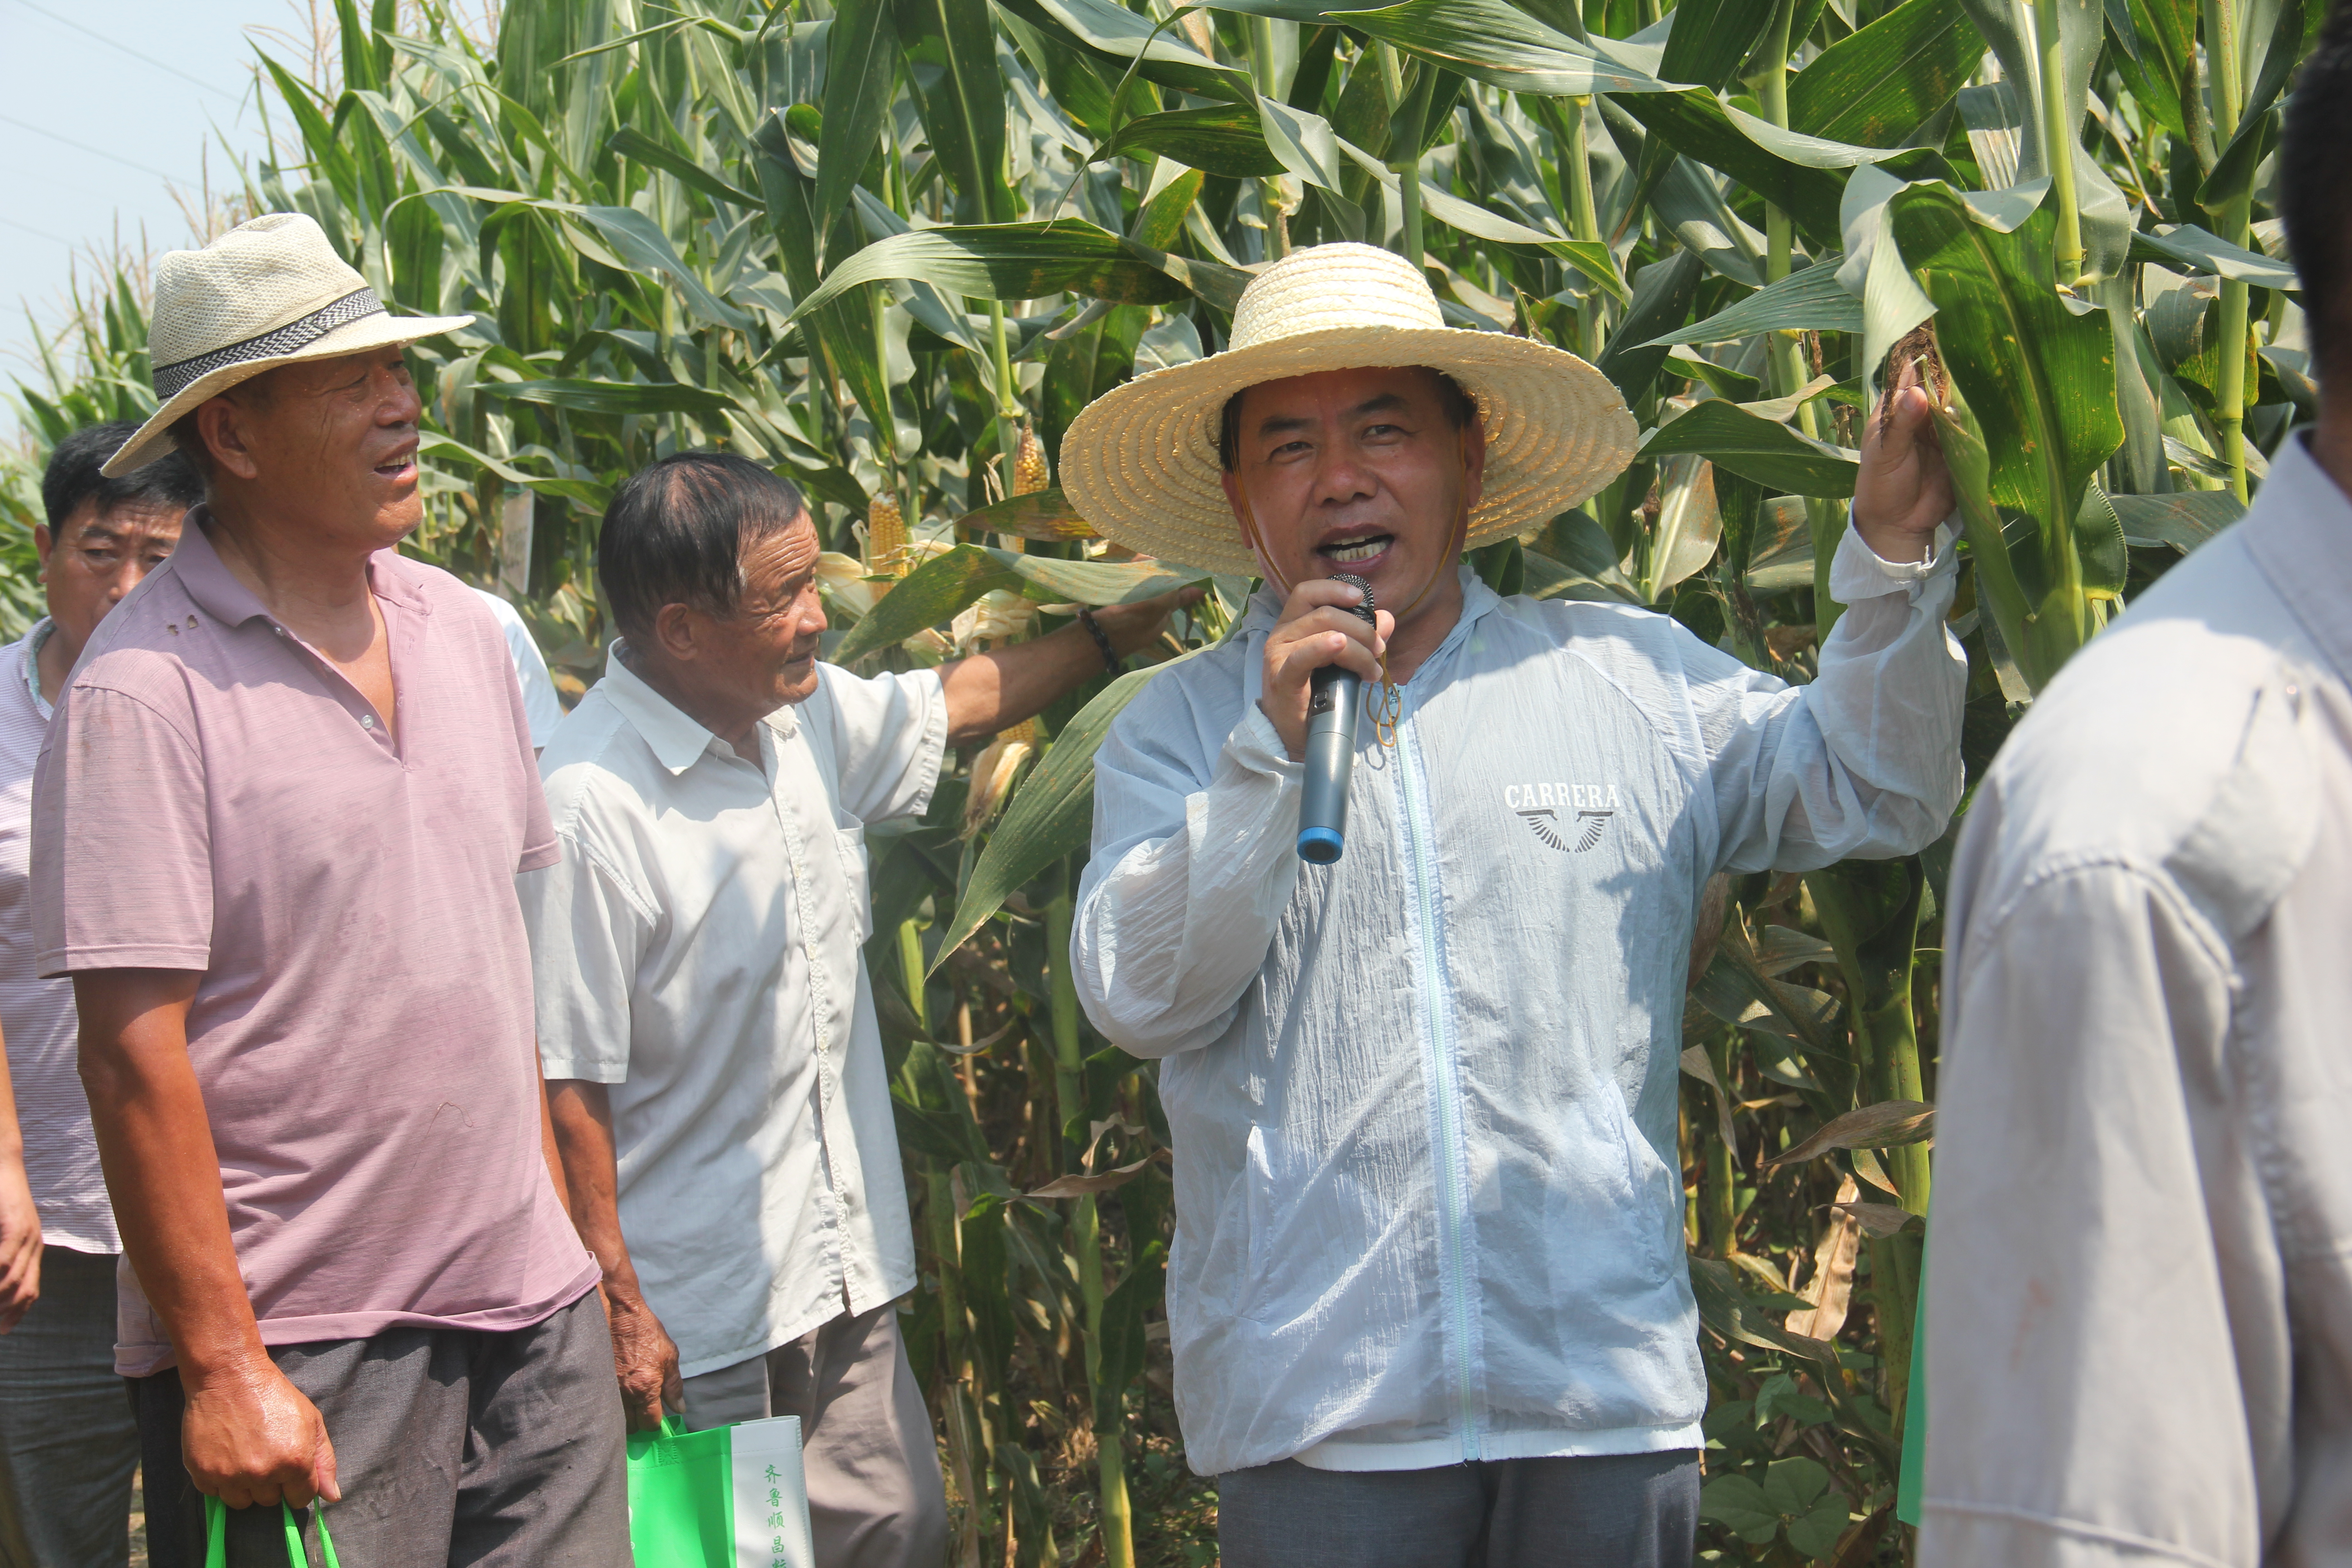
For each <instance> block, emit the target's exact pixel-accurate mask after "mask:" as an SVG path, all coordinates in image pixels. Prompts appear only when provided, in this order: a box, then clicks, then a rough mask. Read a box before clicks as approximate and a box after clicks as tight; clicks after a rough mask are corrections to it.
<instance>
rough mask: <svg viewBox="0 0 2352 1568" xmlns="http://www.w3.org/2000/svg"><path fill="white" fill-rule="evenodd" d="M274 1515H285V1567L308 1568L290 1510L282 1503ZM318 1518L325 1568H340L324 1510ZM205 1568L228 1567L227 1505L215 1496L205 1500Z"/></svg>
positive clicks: (307, 1561)
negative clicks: (324, 1555) (277, 1513)
mask: <svg viewBox="0 0 2352 1568" xmlns="http://www.w3.org/2000/svg"><path fill="white" fill-rule="evenodd" d="M278 1512H280V1513H282V1514H283V1515H285V1516H286V1565H287V1568H310V1557H309V1556H308V1555H307V1554H306V1553H305V1552H303V1550H302V1531H301V1530H300V1528H299V1527H298V1526H297V1525H296V1524H295V1522H294V1510H292V1509H290V1508H289V1507H287V1506H286V1505H285V1504H284V1503H282V1502H281V1503H279V1504H278ZM318 1515H319V1550H320V1552H324V1553H325V1554H326V1563H327V1568H342V1564H341V1563H337V1562H336V1561H335V1540H334V1537H332V1536H331V1535H329V1534H328V1533H327V1510H326V1509H325V1508H324V1507H321V1508H320V1509H319V1510H318ZM205 1568H228V1504H226V1503H225V1502H223V1501H221V1500H220V1499H218V1498H216V1497H206V1498H205Z"/></svg>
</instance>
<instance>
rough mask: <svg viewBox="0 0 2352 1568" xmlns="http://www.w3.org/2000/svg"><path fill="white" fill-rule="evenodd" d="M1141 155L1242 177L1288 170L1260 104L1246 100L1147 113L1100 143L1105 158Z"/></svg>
mask: <svg viewBox="0 0 2352 1568" xmlns="http://www.w3.org/2000/svg"><path fill="white" fill-rule="evenodd" d="M1137 153H1157V154H1159V155H1160V157H1163V158H1172V159H1174V160H1175V161H1176V162H1177V163H1182V164H1185V165H1187V166H1188V167H1191V168H1194V169H1199V170H1202V171H1204V172H1206V173H1208V174H1224V175H1229V176H1235V177H1240V178H1251V177H1263V176H1265V175H1270V174H1281V173H1282V172H1283V169H1284V164H1283V162H1282V160H1281V159H1280V158H1277V157H1276V156H1275V155H1274V153H1273V152H1272V151H1271V150H1270V149H1269V148H1268V147H1267V146H1266V140H1265V131H1264V130H1263V129H1262V128H1261V127H1260V124H1259V121H1258V112H1257V110H1256V108H1255V106H1253V105H1250V104H1245V103H1218V104H1212V105H1210V106H1209V107H1207V108H1205V109H1178V110H1169V111H1168V112H1166V113H1164V114H1147V115H1145V116H1143V117H1142V118H1141V119H1139V120H1134V121H1129V122H1128V123H1127V124H1125V125H1122V126H1120V127H1119V130H1118V135H1116V136H1114V137H1112V138H1111V139H1110V140H1109V141H1108V142H1105V143H1103V146H1102V155H1103V156H1104V157H1106V158H1111V157H1119V156H1126V157H1133V156H1134V155H1135V154H1137ZM1169 237H1170V238H1173V236H1172V235H1171V236H1169Z"/></svg>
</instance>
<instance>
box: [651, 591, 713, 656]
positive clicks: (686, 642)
mask: <svg viewBox="0 0 2352 1568" xmlns="http://www.w3.org/2000/svg"><path fill="white" fill-rule="evenodd" d="M701 630H702V626H701V617H700V616H697V615H696V614H695V613H694V611H693V610H692V609H691V608H689V607H688V606H687V605H663V606H662V607H661V608H660V609H658V610H656V611H655V612H654V626H653V632H654V637H653V640H654V642H655V643H656V645H657V646H658V647H660V648H661V653H662V657H663V658H666V659H667V660H668V661H670V662H671V663H673V664H691V663H693V662H694V658H695V655H696V654H697V653H698V651H700V647H701V639H700V637H699V636H698V634H699V633H700V631H701Z"/></svg>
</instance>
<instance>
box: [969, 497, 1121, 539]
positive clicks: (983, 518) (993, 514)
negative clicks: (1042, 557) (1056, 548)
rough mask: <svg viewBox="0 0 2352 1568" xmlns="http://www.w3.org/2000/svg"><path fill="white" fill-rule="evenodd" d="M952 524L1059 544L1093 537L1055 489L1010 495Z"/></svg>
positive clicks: (983, 531) (976, 531) (982, 531)
mask: <svg viewBox="0 0 2352 1568" xmlns="http://www.w3.org/2000/svg"><path fill="white" fill-rule="evenodd" d="M955 525H956V527H957V528H958V529H959V530H961V531H963V532H965V533H998V534H1003V533H1010V534H1015V535H1018V536H1019V537H1021V538H1023V539H1043V540H1050V541H1052V542H1055V543H1061V544H1066V543H1068V542H1070V541H1072V540H1076V539H1092V538H1094V537H1095V531H1094V530H1093V528H1091V527H1089V526H1088V525H1087V520H1086V519H1085V518H1082V517H1080V516H1079V515H1078V514H1077V512H1076V510H1072V508H1071V506H1070V503H1069V501H1068V500H1067V499H1066V497H1064V495H1063V494H1062V492H1061V491H1060V490H1059V489H1042V490H1038V491H1036V492H1034V494H1030V495H1025V496H1013V497H1010V498H1008V499H1006V500H1001V501H998V502H996V503H995V504H994V505H992V506H984V507H982V508H980V509H978V510H974V511H968V512H966V513H964V514H963V515H962V516H961V517H960V518H958V519H956V523H955Z"/></svg>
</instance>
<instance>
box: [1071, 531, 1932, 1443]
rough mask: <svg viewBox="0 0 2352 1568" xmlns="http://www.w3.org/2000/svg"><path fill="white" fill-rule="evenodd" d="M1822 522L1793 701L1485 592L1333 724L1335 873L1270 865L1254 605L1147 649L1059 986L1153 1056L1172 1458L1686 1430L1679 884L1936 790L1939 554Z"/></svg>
mask: <svg viewBox="0 0 2352 1568" xmlns="http://www.w3.org/2000/svg"><path fill="white" fill-rule="evenodd" d="M1941 537H1942V536H1941V535H1940V534H1939V536H1938V538H1939V548H1938V550H1937V554H1936V557H1935V558H1934V559H1933V560H1932V561H1931V562H1929V563H1920V564H1916V565H1910V566H1898V565H1891V564H1889V563H1885V562H1882V561H1880V560H1879V559H1878V558H1877V557H1876V556H1875V555H1874V554H1873V553H1872V552H1870V550H1869V549H1868V548H1867V547H1866V546H1865V545H1864V544H1863V542H1862V541H1861V539H1860V537H1859V536H1858V535H1855V534H1854V533H1853V531H1851V530H1850V529H1849V531H1848V532H1847V535H1846V537H1845V540H1844V542H1843V545H1842V546H1841V548H1840V551H1839V553H1838V556H1837V558H1836V560H1835V561H1834V562H1833V563H1832V592H1833V593H1834V594H1835V595H1836V596H1837V597H1838V598H1840V599H1841V600H1843V601H1844V602H1845V603H1846V604H1847V605H1849V606H1850V607H1849V608H1848V610H1847V612H1846V614H1845V616H1844V617H1843V619H1842V620H1841V621H1840V622H1839V624H1838V627H1837V630H1836V631H1835V633H1834V634H1833V635H1832V637H1831V638H1830V640H1829V642H1828V644H1827V646H1826V647H1823V649H1822V656H1821V660H1820V673H1819V676H1818V678H1817V679H1815V680H1814V681H1813V682H1812V683H1811V685H1808V686H1801V687H1794V688H1792V687H1789V686H1785V685H1783V684H1782V683H1781V682H1780V681H1779V680H1776V679H1772V678H1771V677H1769V676H1766V675H1762V674H1759V673H1757V672H1756V671H1754V670H1751V669H1749V668H1747V667H1746V666H1744V665H1742V664H1740V663H1739V662H1738V660H1737V659H1735V658H1731V657H1730V656H1729V655H1727V654H1725V653H1722V652H1719V651H1717V649H1714V648H1711V647H1706V645H1705V644H1703V643H1701V642H1700V641H1699V640H1698V639H1697V638H1696V637H1693V636H1691V634H1690V633H1689V632H1688V631H1686V630H1685V629H1684V628H1683V627H1682V626H1679V625H1678V624H1676V623H1675V621H1673V620H1671V619H1669V618H1668V617H1666V616H1662V615H1657V614H1654V613H1652V612H1649V611H1646V610H1641V609H1635V608H1633V607H1631V606H1625V605H1606V604H1598V603H1590V602H1582V601H1541V600H1535V599H1528V598H1524V597H1515V598H1510V599H1504V598H1500V597H1498V596H1496V595H1495V594H1494V593H1493V592H1492V591H1491V590H1490V589H1488V588H1487V587H1486V585H1485V584H1483V583H1481V582H1480V581H1479V580H1478V579H1477V578H1476V577H1475V575H1474V574H1471V573H1470V572H1469V571H1468V570H1467V569H1466V568H1465V569H1464V571H1463V574H1462V577H1463V590H1464V595H1465V603H1464V607H1463V613H1462V618H1461V621H1460V623H1459V624H1458V625H1457V626H1455V627H1454V630H1453V632H1452V633H1451V634H1450V635H1449V636H1448V637H1446V639H1445V641H1444V643H1443V644H1442V645H1441V646H1440V647H1439V648H1438V650H1437V651H1436V652H1435V653H1434V654H1433V655H1432V656H1431V657H1430V658H1429V659H1428V660H1427V661H1426V662H1424V663H1423V665H1422V667H1421V668H1419V669H1418V670H1416V671H1415V672H1414V675H1413V678H1412V680H1410V681H1409V682H1407V683H1406V685H1405V686H1404V688H1403V696H1404V707H1403V717H1402V721H1401V722H1400V724H1399V726H1398V729H1397V736H1396V747H1395V749H1394V750H1393V751H1388V750H1384V749H1382V748H1381V746H1380V745H1379V744H1378V743H1377V742H1375V741H1374V739H1373V738H1372V736H1371V734H1370V731H1371V726H1370V724H1365V725H1363V726H1362V730H1363V731H1364V736H1363V744H1362V746H1361V749H1360V751H1359V752H1358V753H1357V760H1356V766H1355V770H1354V774H1353V783H1352V786H1351V790H1350V794H1349V819H1348V847H1347V853H1346V855H1345V856H1344V857H1343V858H1341V859H1340V860H1339V862H1337V863H1336V864H1334V865H1331V866H1328V867H1318V866H1308V865H1303V864H1302V863H1301V862H1300V861H1299V859H1298V858H1297V853H1296V851H1295V848H1294V842H1293V841H1294V839H1295V837H1296V835H1297V817H1298V795H1299V770H1298V767H1297V764H1296V763H1292V762H1291V761H1289V760H1288V758H1287V756H1286V754H1285V752H1284V750H1283V746H1282V742H1281V741H1280V740H1279V739H1278V738H1277V737H1276V733H1275V731H1274V727H1273V725H1272V724H1271V723H1269V722H1268V721H1266V719H1265V715H1264V714H1262V713H1261V712H1260V711H1259V710H1258V709H1257V697H1258V693H1259V689H1260V676H1261V671H1262V668H1263V661H1264V653H1265V634H1266V632H1267V630H1268V629H1269V628H1270V627H1271V626H1272V625H1273V622H1274V619H1275V616H1276V612H1277V610H1278V608H1279V605H1278V604H1277V602H1276V600H1275V598H1274V596H1273V595H1271V594H1267V593H1261V594H1260V595H1258V596H1257V597H1256V598H1255V599H1254V600H1253V601H1252V603H1251V605H1250V609H1249V613H1248V615H1247V616H1246V618H1245V619H1244V624H1243V628H1242V632H1241V634H1240V635H1238V636H1236V637H1234V638H1232V639H1231V640H1230V641H1228V642H1227V643H1226V644H1225V645H1224V646H1223V647H1219V648H1216V649H1214V650H1213V651H1211V652H1208V653H1205V654H1202V655H1201V656H1199V657H1197V658H1192V659H1191V660H1189V661H1187V662H1185V663H1184V664H1181V665H1180V666H1177V667H1175V668H1171V669H1169V670H1168V671H1167V672H1166V673H1165V674H1164V675H1162V676H1160V678H1159V679H1156V680H1154V681H1152V682H1151V684H1150V686H1149V687H1147V688H1146V689H1145V690H1144V691H1143V693H1142V695H1140V696H1139V697H1138V698H1137V699H1136V700H1135V701H1134V702H1133V703H1132V704H1131V705H1130V706H1129V708H1128V710H1127V711H1126V712H1124V713H1123V714H1121V715H1120V716H1119V718H1118V721H1117V722H1116V723H1115V724H1114V725H1113V726H1112V729H1111V731H1110V734H1109V736H1108V738H1107V739H1106V740H1105V742H1104V743H1103V746H1102V749H1101V751H1100V752H1099V753H1098V754H1097V758H1096V762H1095V829H1094V856H1093V859H1092V862H1091V863H1090V864H1089V866H1088V867H1087V873H1086V877H1085V879H1084V881H1083V882H1082V884H1081V886H1080V889H1079V902H1078V910H1077V919H1076V929H1075V931H1074V933H1073V938H1072V949H1073V952H1072V956H1073V959H1074V972H1075V973H1076V977H1077V981H1078V988H1079V994H1080V996H1081V997H1082V999H1083V1000H1084V1002H1085V1005H1086V1008H1087V1016H1089V1017H1091V1018H1092V1019H1093V1020H1094V1022H1095V1026H1096V1027H1097V1028H1098V1029H1100V1030H1101V1031H1102V1032H1103V1034H1104V1035H1105V1036H1107V1037H1108V1038H1110V1039H1112V1040H1114V1041H1117V1042H1118V1044H1119V1045H1121V1046H1124V1047H1127V1048H1128V1049H1129V1050H1130V1051H1133V1052H1136V1053H1137V1054H1139V1055H1141V1056H1146V1057H1157V1058H1162V1063H1161V1067H1160V1098H1161V1100H1162V1101H1163V1103H1164V1104H1165V1106H1166V1108H1167V1111H1168V1118H1169V1123H1170V1127H1171V1131H1172V1132H1173V1134H1174V1154H1175V1179H1176V1216H1177V1217H1176V1239H1175V1245H1174V1247H1173V1250H1172V1253H1171V1258H1170V1263H1169V1285H1168V1311H1169V1324H1170V1330H1171V1342H1172V1344H1173V1348H1174V1351H1175V1357H1176V1405H1177V1411H1178V1415H1179V1416H1180V1418H1181V1421H1182V1424H1183V1430H1184V1443H1185V1449H1186V1452H1187V1455H1188V1457H1189V1458H1190V1459H1191V1462H1192V1466H1193V1468H1195V1469H1196V1470H1198V1471H1200V1472H1201V1473H1202V1474H1203V1475H1215V1474H1219V1473H1222V1472H1223V1471H1226V1470H1232V1469H1238V1468H1244V1467H1246V1466H1252V1465H1263V1464H1269V1463H1272V1462H1274V1461H1276V1460H1278V1459H1283V1458H1298V1459H1299V1460H1301V1461H1302V1462H1304V1463H1307V1464H1309V1465H1315V1466H1318V1467H1321V1468H1332V1469H1407V1468H1428V1467H1433V1466H1439V1465H1449V1464H1454V1463H1457V1462H1461V1461H1464V1460H1471V1459H1501V1458H1532V1457H1538V1456H1547V1455H1563V1454H1612V1453H1632V1452H1643V1451H1659V1450H1665V1449H1672V1448H1684V1447H1698V1446H1699V1444H1700V1442H1701V1440H1702V1439H1701V1437H1700V1433H1699V1426H1698V1421H1699V1417H1700V1415H1701V1414H1702V1412H1703V1411H1704V1410H1705V1408H1706V1379H1705V1376H1704V1374H1703V1373H1702V1372H1701V1369H1700V1364H1699V1357H1698V1346H1697V1312H1696V1304H1695V1303H1694V1301H1693V1300H1692V1297H1691V1291H1690V1283H1689V1277H1688V1273H1687V1270H1686V1268H1685V1262H1684V1252H1683V1237H1682V1225H1683V1191H1682V1180H1681V1176H1680V1174H1679V1172H1678V1170H1677V1168H1676V1150H1675V1095H1676V1089H1675V1074H1676V1072H1677V1071H1678V1070H1679V1068H1678V1058H1679V1056H1680V1052H1681V1039H1680V1030H1681V1020H1682V1012H1683V1003H1684V984H1685V971H1686V968H1687V964H1688V960H1689V954H1690V945H1691V934H1692V927H1693V924H1694V921H1695V920H1696V904H1697V900H1698V898H1699V895H1700V891H1701V889H1703V888H1704V886H1705V885H1706V880H1707V879H1708V878H1709V877H1710V876H1711V875H1712V874H1713V873H1715V872H1716V871H1718V870H1723V869H1733V870H1755V869H1759V868H1766V867H1776V868H1786V869H1803V868H1812V867H1818V866H1823V865H1827V864H1828V863H1830V862H1831V861H1833V860H1837V859H1841V858H1845V857H1848V856H1856V855H1859V856H1879V857H1885V856H1895V855H1903V854H1908V853H1911V852H1913V851H1915V850H1917V849H1919V848H1920V847H1924V846H1925V845H1927V843H1929V842H1930V841H1931V840H1933V839H1934V838H1935V837H1937V835H1938V834H1939V833H1940V832H1942V830H1943V827H1944V825H1945V822H1946V819H1947V818H1948V816H1949V815H1950V813H1951V811H1952V809H1953V807H1954V806H1955V805H1958V801H1959V796H1960V787H1961V772H1960V759H1959V731H1960V710H1961V703H1962V700H1963V696H1964V692H1965V688H1966V684H1967V666H1966V660H1965V658H1964V656H1963V655H1962V654H1961V652H1960V650H1959V647H1958V644H1957V643H1956V642H1955V641H1953V640H1952V639H1951V637H1949V636H1948V633H1947V632H1946V631H1945V628H1944V624H1943V623H1944V618H1945V616H1946V613H1947V612H1948V609H1949V608H1950V605H1951V601H1952V591H1953V582H1952V575H1953V564H1952V559H1951V551H1950V549H1949V548H1948V546H1946V545H1943V544H1941V543H1940V541H1941Z"/></svg>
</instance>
